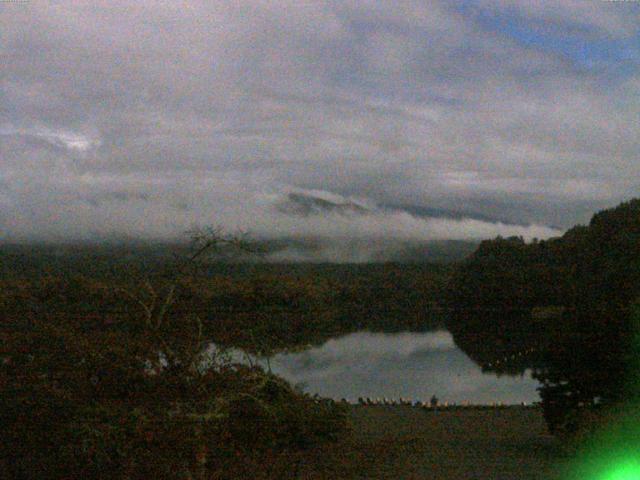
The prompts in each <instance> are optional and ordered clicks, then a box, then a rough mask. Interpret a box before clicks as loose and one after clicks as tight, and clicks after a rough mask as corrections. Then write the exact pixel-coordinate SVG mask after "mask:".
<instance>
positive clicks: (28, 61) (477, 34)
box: [0, 0, 640, 240]
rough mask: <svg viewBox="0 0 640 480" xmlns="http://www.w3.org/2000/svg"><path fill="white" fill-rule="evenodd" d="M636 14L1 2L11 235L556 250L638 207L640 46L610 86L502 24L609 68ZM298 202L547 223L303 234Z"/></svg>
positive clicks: (441, 222) (366, 221)
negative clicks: (508, 245)
mask: <svg viewBox="0 0 640 480" xmlns="http://www.w3.org/2000/svg"><path fill="white" fill-rule="evenodd" d="M633 7H634V6H630V5H621V2H563V3H562V4H557V3H554V4H553V5H551V4H549V5H545V6H542V4H540V5H538V4H533V3H530V2H511V1H509V2H507V1H498V0H482V1H478V2H476V3H475V4H474V7H473V8H472V9H469V10H467V11H464V10H461V9H458V8H453V7H452V6H450V5H449V4H448V2H440V1H430V2H428V1H418V0H415V1H412V0H406V1H400V2H386V1H371V2H369V1H365V2H362V1H358V2H356V1H341V2H337V1H332V0H325V1H318V2H293V1H288V0H287V1H282V0H280V1H277V2H276V1H267V0H264V1H252V2H218V1H214V2H169V3H167V2H135V3H134V2H125V1H116V2H109V3H108V4H107V3H102V2H74V3H66V2H56V3H54V4H44V3H40V2H29V3H15V4H12V3H5V4H2V5H0V21H1V22H2V25H3V29H2V32H1V33H0V54H1V55H2V58H3V62H4V64H3V73H2V77H0V88H1V92H2V93H1V97H0V99H1V100H0V158H2V164H1V165H0V211H1V212H2V215H0V222H1V223H0V228H1V231H0V239H11V238H14V239H16V238H17V239H24V238H32V237H40V238H43V237H44V238H56V239H62V238H88V237H91V236H94V235H105V234H118V233H126V234H128V235H142V236H147V237H157V236H160V237H172V236H175V235H179V234H180V233H181V232H182V231H183V230H184V229H185V228H187V227H189V226H190V225H192V224H193V223H221V224H223V225H226V226H228V228H232V229H233V228H245V229H248V230H250V231H254V232H256V233H257V234H259V235H262V236H267V237H277V236H279V235H283V236H286V235H288V236H290V235H300V236H306V235H319V236H324V237H333V238H342V237H350V238H356V239H357V238H363V237H367V236H368V237H372V238H380V237H382V238H389V237H396V236H397V237H399V238H408V239H418V240H428V239H440V238H478V237H483V236H488V237H491V236H494V235H497V234H522V235H525V236H528V237H530V236H538V237H545V236H549V235H552V234H555V233H557V232H558V231H557V230H554V229H551V228H548V227H545V226H544V225H559V226H561V227H566V226H568V225H570V224H571V223H573V222H576V221H585V220H586V219H587V218H588V213H589V212H590V211H591V210H593V209H596V208H601V207H603V206H606V205H611V204H614V203H616V202H618V201H620V200H622V199H624V198H628V197H629V196H632V195H634V194H638V181H637V161H638V153H639V152H640V140H639V138H640V136H639V135H638V133H639V132H638V130H639V129H638V121H637V114H638V111H639V107H640V101H639V100H638V99H639V98H640V96H639V95H638V94H640V74H639V73H638V70H639V69H638V68H637V67H638V61H637V59H638V58H640V54H639V50H638V49H636V50H633V49H632V50H628V47H625V48H627V50H628V51H627V53H626V54H625V55H627V57H628V59H629V60H628V61H627V63H626V64H625V65H627V68H626V70H625V72H624V73H617V72H614V71H611V70H610V69H609V68H608V67H606V66H599V67H598V68H591V69H590V68H586V67H585V66H584V65H583V63H581V62H579V61H578V60H577V59H576V58H574V57H572V56H571V54H570V53H567V52H566V51H563V50H562V49H558V50H553V48H548V45H545V46H544V47H545V48H542V47H541V46H539V45H535V44H526V43H523V42H522V41H521V39H520V38H518V36H517V35H514V32H513V31H511V30H510V28H509V27H508V26H507V27H505V28H502V29H495V28H493V29H492V28H489V27H488V26H487V24H486V22H483V20H482V18H484V17H483V15H484V16H485V17H486V16H487V15H505V16H511V17H513V18H516V19H518V21H519V22H523V23H524V24H526V25H529V26H530V28H531V29H532V30H533V31H535V32H537V34H538V35H540V38H541V39H544V35H546V34H547V33H548V32H547V30H550V31H551V30H552V31H553V32H555V31H558V30H560V31H566V32H568V33H567V34H568V35H573V37H572V38H574V39H578V40H579V41H581V42H587V43H584V45H585V49H587V51H588V50H589V48H593V49H594V51H595V49H597V48H602V47H601V46H600V47H599V46H598V45H600V44H599V43H598V42H603V41H607V42H614V43H613V44H612V45H613V46H611V48H612V49H615V48H618V47H617V45H618V43H615V42H619V43H620V42H622V44H625V43H624V42H627V44H628V43H629V42H631V41H632V40H633V39H634V38H637V36H638V34H639V33H638V25H640V22H638V20H639V14H638V12H639V11H640V9H637V8H636V9H633ZM481 14H482V15H481ZM541 26H545V28H546V30H545V29H544V28H543V29H541ZM554 29H555V30H554ZM578 40H575V41H578ZM589 42H592V43H589ZM627 44H625V45H627ZM619 48H622V47H619ZM634 55H636V56H635V57H634ZM634 58H635V59H636V60H634ZM629 62H630V63H629ZM634 62H636V63H634ZM629 65H631V66H629ZM292 188H298V189H302V190H320V191H324V192H330V193H333V194H336V195H343V196H346V197H357V198H361V199H365V200H366V201H369V202H372V203H374V204H381V203H409V204H414V205H419V206H428V207H434V208H449V209H453V210H456V211H462V212H468V213H469V215H470V216H473V214H482V215H486V216H489V217H496V218H501V219H506V220H509V221H511V222H516V223H530V224H532V226H530V227H515V226H509V225H505V224H504V223H503V224H500V223H490V222H482V221H479V220H473V219H463V220H453V219H425V218H416V217H413V216H411V215H407V214H401V213H389V212H380V211H377V212H375V214H371V215H369V216H367V217H349V216H342V215H332V214H327V215H323V216H317V217H314V218H307V219H300V218H295V217H291V216H286V215H283V214H282V213H278V211H277V209H276V208H274V205H275V204H277V202H278V201H279V200H278V199H280V198H281V195H283V193H286V192H288V191H290V190H291V189H292Z"/></svg>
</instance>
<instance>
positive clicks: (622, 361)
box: [447, 199, 640, 421]
mask: <svg viewBox="0 0 640 480" xmlns="http://www.w3.org/2000/svg"><path fill="white" fill-rule="evenodd" d="M639 298H640V200H637V199H636V200H632V201H629V202H626V203H623V204H621V205H619V206H618V207H616V208H613V209H610V210H605V211H602V212H599V213H597V214H596V215H594V216H593V218H592V220H591V222H590V223H589V225H588V226H577V227H575V228H573V229H571V230H569V231H568V232H567V233H566V234H565V235H563V236H562V237H561V238H556V239H551V240H547V241H534V242H532V243H528V244H527V243H525V242H524V241H523V240H522V239H521V238H508V239H503V238H498V239H496V240H491V241H485V242H483V243H482V244H481V245H480V246H479V248H478V250H477V251H476V252H475V253H474V254H473V255H472V256H471V257H470V258H469V259H468V260H467V261H466V262H464V263H463V264H462V265H460V266H459V268H458V269H457V271H456V272H455V274H454V275H452V278H451V279H450V282H449V284H448V288H447V301H448V306H449V308H450V309H451V312H450V313H451V314H450V316H449V318H448V321H447V325H448V328H449V329H450V330H451V332H452V333H453V335H454V338H455V341H456V343H457V344H458V345H459V346H460V347H461V348H462V349H463V350H464V351H465V352H467V353H468V354H469V355H470V356H471V357H472V358H474V359H475V360H476V361H478V362H479V363H481V364H482V365H483V366H484V368H485V369H487V370H493V371H497V372H503V373H518V372H522V371H523V370H524V369H526V368H533V369H534V375H535V376H536V377H537V378H539V379H540V380H541V381H542V383H543V387H542V389H541V396H542V398H543V401H544V403H545V405H546V407H547V413H548V416H549V418H550V419H551V420H552V421H553V419H554V418H556V417H557V416H560V415H561V414H560V413H559V412H558V411H556V410H559V411H564V410H565V406H567V405H578V404H588V403H594V402H599V403H607V402H614V401H618V400H620V399H621V398H623V397H624V396H625V394H627V393H628V391H627V385H628V383H629V382H628V380H629V378H628V370H629V365H630V364H631V363H632V362H630V355H632V354H633V350H632V348H633V338H634V334H635V332H634V330H633V318H634V316H633V312H634V308H635V305H636V303H637V302H638V299H639ZM636 353H637V352H636Z"/></svg>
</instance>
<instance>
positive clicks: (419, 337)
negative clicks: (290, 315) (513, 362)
mask: <svg viewBox="0 0 640 480" xmlns="http://www.w3.org/2000/svg"><path fill="white" fill-rule="evenodd" d="M269 363H270V365H271V370H272V371H273V372H274V373H276V374H278V375H280V376H282V377H284V378H286V379H287V380H289V381H290V382H291V383H293V384H299V385H301V386H302V387H303V388H304V390H305V391H306V392H309V393H311V394H314V393H317V394H319V395H320V396H323V397H330V398H334V399H336V400H338V399H341V398H346V399H349V400H351V401H355V400H356V399H357V398H358V397H372V398H375V397H387V398H393V399H398V398H400V397H404V398H407V399H411V400H424V401H426V400H428V399H429V398H430V397H431V395H434V394H435V395H436V396H437V397H438V399H440V400H441V401H443V402H445V401H448V402H457V403H460V402H463V401H470V402H473V403H491V402H503V403H520V402H528V403H530V402H534V401H538V400H539V399H540V397H539V395H538V393H537V391H536V387H537V386H538V382H537V381H535V380H533V379H532V378H531V375H530V372H527V373H525V375H523V376H522V377H520V376H518V377H509V376H500V377H497V376H496V375H494V374H486V373H482V371H481V369H480V367H478V366H477V365H476V364H475V363H474V362H473V361H471V360H470V359H469V357H467V356H466V355H465V354H464V353H463V352H462V351H461V350H460V349H458V348H457V347H456V346H455V344H454V342H453V338H452V336H451V334H450V333H449V332H446V331H437V332H428V333H409V332H406V333H394V334H388V333H370V332H358V333H353V334H350V335H346V336H344V337H340V338H335V339H332V340H329V341H327V342H326V343H325V344H324V345H322V346H320V347H317V348H312V349H309V350H305V351H303V352H300V353H289V354H280V355H276V356H274V357H272V358H271V360H270V362H269Z"/></svg>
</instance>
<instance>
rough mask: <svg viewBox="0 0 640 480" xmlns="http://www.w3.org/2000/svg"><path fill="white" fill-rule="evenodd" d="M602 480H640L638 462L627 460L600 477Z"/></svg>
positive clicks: (639, 464) (639, 465)
mask: <svg viewBox="0 0 640 480" xmlns="http://www.w3.org/2000/svg"><path fill="white" fill-rule="evenodd" d="M601 479H602V480H640V462H638V461H637V460H629V461H627V462H624V463H621V464H619V465H616V466H615V467H614V468H613V469H612V470H611V471H608V472H606V473H605V474H604V476H602V477H601Z"/></svg>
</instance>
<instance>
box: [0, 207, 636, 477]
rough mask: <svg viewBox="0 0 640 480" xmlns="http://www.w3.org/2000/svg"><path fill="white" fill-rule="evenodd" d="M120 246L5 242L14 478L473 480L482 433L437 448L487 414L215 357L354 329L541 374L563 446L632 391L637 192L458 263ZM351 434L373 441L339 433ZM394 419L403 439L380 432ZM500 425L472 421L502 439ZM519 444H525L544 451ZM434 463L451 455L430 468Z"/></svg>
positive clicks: (4, 328)
mask: <svg viewBox="0 0 640 480" xmlns="http://www.w3.org/2000/svg"><path fill="white" fill-rule="evenodd" d="M128 248H129V247H127V246H119V247H114V246H110V247H108V248H107V249H106V250H97V251H93V250H85V251H83V252H80V253H74V254H72V255H68V254H67V253H68V252H65V251H64V250H63V251H62V252H59V251H55V250H53V251H52V250H47V249H44V250H41V251H38V252H36V253H35V254H34V255H30V254H28V253H26V251H25V250H24V249H22V248H21V247H15V246H14V247H6V246H5V247H4V249H3V250H2V252H1V253H2V255H3V256H2V260H3V261H2V263H1V264H0V270H1V272H2V277H1V280H0V389H1V392H0V393H1V395H0V470H1V471H3V472H8V476H9V478H15V479H75V478H78V479H80V478H82V479H84V478H87V479H91V478H121V479H132V480H133V479H143V478H150V477H157V478H171V479H175V478H191V479H196V478H202V479H204V478H219V479H226V478H229V479H236V478H299V477H300V476H301V475H302V476H303V478H306V477H304V475H306V476H307V477H308V478H329V477H326V476H324V475H325V474H326V472H333V473H336V472H338V473H340V472H342V473H340V475H338V476H337V477H336V476H333V477H330V478H402V476H401V475H400V474H399V473H398V472H405V473H406V478H414V477H415V476H421V475H427V471H430V472H432V473H433V472H436V473H437V472H442V476H441V478H462V477H460V476H458V477H455V476H451V475H454V474H455V472H457V474H462V473H464V472H466V473H469V472H471V471H472V470H465V471H464V472H463V470H460V468H462V466H461V465H463V463H456V462H458V461H459V460H460V458H461V457H460V458H459V456H460V455H462V457H465V455H467V456H468V457H469V458H467V457H465V458H467V460H469V459H470V458H473V459H475V460H476V461H478V458H481V457H482V456H483V455H489V456H488V457H487V458H491V456H490V453H491V451H492V450H491V449H492V448H493V449H494V450H495V449H496V447H495V444H492V443H491V442H493V440H491V442H489V444H486V442H485V443H483V442H481V441H480V437H478V438H477V440H478V442H477V445H476V444H475V443H473V442H472V443H473V445H471V444H469V443H464V444H460V448H462V449H463V451H462V452H460V451H457V450H455V449H453V450H452V449H451V448H449V447H447V446H445V445H444V444H443V443H442V442H446V441H449V442H451V441H453V440H455V439H456V438H458V437H456V435H459V437H460V438H462V436H465V438H466V437H467V436H468V435H469V434H470V433H469V432H475V430H473V429H474V428H479V427H480V426H481V425H484V424H486V425H489V424H492V423H491V422H493V421H494V420H496V419H495V418H493V417H491V418H482V419H479V418H476V417H473V415H476V414H474V413H464V414H461V415H463V417H464V415H471V417H464V418H463V417H460V416H449V417H447V420H446V422H445V423H442V422H441V420H425V421H424V422H423V421H422V420H420V421H418V419H417V418H414V417H413V416H415V415H417V414H420V413H419V412H418V413H416V412H415V411H412V413H406V412H405V414H406V415H408V416H409V417H410V418H411V421H410V422H409V423H406V425H405V423H403V422H405V420H406V419H405V417H397V418H396V417H395V416H394V415H395V414H391V416H389V412H388V411H386V410H380V411H378V410H375V409H374V410H368V411H367V412H368V413H362V412H364V410H362V409H355V410H354V409H351V410H349V408H348V407H346V406H344V405H340V404H336V403H334V402H332V401H329V400H321V399H317V398H314V397H311V396H309V395H306V394H304V393H302V392H300V391H297V390H296V389H294V388H292V387H291V386H290V385H288V384H287V383H286V382H285V381H283V380H282V379H279V378H277V377H276V376H274V375H272V374H270V373H268V372H265V371H263V370H262V369H260V368H259V367H254V366H246V365H239V364H234V363H233V362H232V361H231V360H230V357H229V356H227V355H226V351H227V349H229V348H240V349H242V350H244V351H245V352H246V353H247V354H248V355H257V354H259V355H270V354H273V353H275V352H277V351H281V350H286V349H297V348H305V347H306V346H308V345H309V344H313V343H320V342H323V341H324V340H326V339H328V338H330V337H333V336H337V335H340V334H344V333H348V332H352V331H356V330H362V329H369V330H373V331H399V330H414V331H415V330H428V329H433V328H440V327H442V326H443V325H446V326H447V327H448V329H449V330H450V331H451V332H452V333H453V335H454V339H455V341H456V343H457V344H458V346H460V347H461V348H462V349H463V350H464V351H465V352H466V353H467V354H468V355H469V356H470V357H471V358H473V359H474V360H475V361H476V362H478V363H479V364H480V365H482V366H483V368H484V369H485V370H487V371H494V372H497V373H500V374H503V373H504V374H517V373H520V372H523V371H524V370H525V369H527V368H531V369H533V372H534V376H535V377H536V378H538V379H539V380H540V381H541V384H542V386H541V389H540V393H541V397H542V414H543V416H544V419H545V420H546V422H547V424H548V426H549V428H550V430H551V431H552V432H554V433H557V434H558V436H559V437H560V438H563V439H564V438H565V434H571V435H574V438H576V437H575V435H578V436H579V435H580V434H585V435H590V434H591V432H596V431H597V430H598V429H599V427H600V426H601V425H602V423H603V421H605V420H604V419H605V418H609V417H610V416H611V415H614V413H615V411H616V409H620V408H621V407H620V405H621V404H623V402H629V401H637V399H638V398H640V390H639V388H638V384H637V381H634V379H635V378H637V374H638V372H639V371H640V370H639V369H640V362H639V361H638V348H639V346H640V343H639V342H640V333H639V332H640V200H635V201H632V202H628V203H625V204H622V205H620V206H619V207H618V208H616V209H612V210H608V211H604V212H601V213H599V214H597V215H595V216H594V217H593V219H592V221H591V223H590V224H589V226H585V227H576V228H574V229H572V230H570V231H568V232H567V233H566V234H565V235H564V236H563V237H561V238H558V239H551V240H548V241H534V242H532V243H525V242H524V240H523V239H521V238H509V239H502V238H498V239H496V240H492V241H486V242H483V243H482V244H481V245H480V246H479V248H478V249H477V251H476V252H475V253H474V254H473V255H472V256H471V257H470V258H469V259H468V260H467V261H465V262H463V263H461V264H460V265H457V266H455V267H452V266H447V265H430V264H405V265H401V264H377V265H344V266H336V265H286V266H283V265H270V264H260V263H255V262H254V263H229V262H220V261H219V260H220V258H219V256H217V257H215V260H216V261H215V262H213V263H211V262H210V261H207V256H206V255H205V254H206V253H208V252H210V251H214V252H216V254H220V252H224V251H227V250H238V251H242V252H245V253H247V252H248V253H253V252H252V251H251V246H250V245H247V244H245V242H244V241H243V240H242V239H238V238H232V237H227V236H224V235H223V234H221V233H220V232H219V231H215V230H208V231H204V232H196V233H195V235H194V237H193V243H192V244H191V246H190V248H189V249H185V248H184V247H180V248H177V249H176V250H174V251H172V252H169V253H170V255H166V254H165V255H160V256H154V255H150V256H146V257H144V256H142V257H140V256H136V254H135V251H130V250H128ZM61 253H62V254H61ZM212 343H215V345H216V346H217V348H215V349H212V348H211V345H212ZM507 359H508V360H507ZM362 408H364V407H362ZM348 410H349V411H348ZM402 411H404V410H403V409H399V410H398V412H402ZM372 412H378V413H376V414H375V415H374V414H373V413H372ZM612 412H614V413H612ZM477 414H478V415H480V413H477ZM371 415H373V417H371ZM403 415H404V414H403ZM527 415H528V414H527ZM409 417H407V418H409ZM472 417H473V418H472ZM437 418H444V417H437ZM496 418H497V417H496ZM465 419H467V420H470V419H471V420H473V421H474V422H480V423H478V425H475V426H474V425H471V424H466V423H464V422H465V421H466V420H465ZM521 420H522V418H519V417H518V418H516V417H513V418H512V417H501V419H500V420H499V421H498V423H500V422H507V424H508V425H506V427H508V428H511V427H514V426H515V425H516V424H518V425H520V423H518V422H521ZM538 420H539V418H538ZM538 420H535V421H538ZM533 421H534V420H533V419H531V418H529V419H528V420H526V421H525V422H524V423H522V425H525V424H529V423H530V422H533ZM607 421H608V420H607ZM367 422H372V423H371V424H369V423H367ZM394 422H398V423H397V424H394ZM416 422H417V423H416ZM447 422H448V423H447ZM461 422H462V423H461ZM483 422H484V423H483ZM487 422H488V423H487ZM510 422H514V423H510ZM349 425H351V426H352V428H355V429H356V430H358V431H360V432H362V431H365V432H367V431H368V432H369V433H370V434H371V435H372V436H374V437H375V436H376V435H383V438H382V440H380V442H379V443H375V442H374V443H370V442H367V441H365V439H363V438H362V437H360V440H357V441H356V443H355V444H354V443H349V442H352V441H353V439H354V438H356V437H353V435H357V432H354V431H353V430H351V432H350V430H349ZM372 425H374V426H372ZM398 425H405V426H406V427H407V428H408V429H409V430H408V431H409V432H410V434H408V435H409V436H405V433H403V434H402V438H401V439H400V440H398V438H399V437H393V436H389V437H384V435H386V434H389V435H390V432H392V431H393V429H394V428H396V427H398ZM417 425H422V427H424V428H425V431H424V432H422V433H417V431H415V432H414V430H412V428H414V426H416V428H417ZM502 427H505V425H502V426H500V425H495V428H496V429H497V430H486V429H485V430H482V428H481V430H482V431H483V432H484V433H483V435H486V439H494V440H495V438H497V437H495V435H496V432H498V431H500V428H502ZM506 427H505V428H506ZM402 428H404V427H402ZM483 428H484V427H483ZM508 428H507V430H508ZM514 428H515V427H514ZM518 428H519V427H518ZM427 429H431V430H430V431H431V433H432V434H433V432H440V434H439V435H441V437H438V438H439V439H440V440H435V441H434V440H433V438H432V439H431V440H430V439H429V436H428V435H427V434H426V433H425V432H426V430H427ZM541 431H542V430H541ZM444 432H448V434H449V435H451V434H452V432H453V433H455V432H458V433H456V434H455V435H453V437H451V436H450V437H449V438H448V440H447V439H446V438H445V437H444V434H445V433H444ZM414 433H415V436H414ZM476 433H477V432H476ZM521 433H522V432H521ZM474 435H475V434H474ZM518 435H519V434H518ZM540 435H543V434H542V433H540ZM472 437H473V435H472ZM473 438H475V437H473ZM483 438H484V437H483ZM501 438H502V437H501ZM517 438H519V437H518V436H517V435H511V434H505V436H504V439H503V440H500V442H502V443H500V442H498V443H499V447H498V450H497V451H494V452H493V453H494V454H496V455H497V454H498V452H502V453H503V454H504V455H506V456H507V457H508V456H509V455H511V454H513V455H515V457H518V455H519V454H518V455H516V454H515V453H514V451H513V442H518V441H519V440H517ZM536 438H537V437H536ZM529 440H531V438H530V439H529ZM529 440H527V442H528V441H529ZM538 440H539V439H538ZM430 441H432V442H435V443H431V444H430V443H428V442H430ZM536 441H537V440H535V441H534V442H533V443H534V444H535V442H536ZM345 442H346V443H345ZM394 442H399V443H398V444H396V443H394ZM527 442H524V443H523V446H522V448H523V449H524V451H525V453H526V452H530V450H528V449H531V448H537V447H535V446H531V445H533V444H528V443H527ZM454 444H455V442H454ZM398 445H400V446H398ZM491 445H493V447H492V446H491ZM526 445H529V446H526ZM465 448H466V449H471V450H464V449H465ZM350 449H351V450H350ZM474 449H475V450H474ZM470 451H473V452H475V453H472V454H470V456H469V455H468V454H469V452H470ZM345 452H351V454H353V458H346V457H345V456H344V454H345ZM372 452H373V453H372ZM438 452H439V453H438ZM443 452H444V453H443ZM479 452H483V453H479ZM443 454H444V455H448V456H450V458H452V459H454V460H453V461H452V462H453V463H451V464H446V465H449V466H445V467H442V465H443V464H442V463H441V464H437V463H436V462H437V461H442V455H443ZM336 455H337V456H336ZM389 455H391V456H393V458H391V457H389ZM438 455H439V457H438ZM521 456H522V457H523V458H524V457H525V456H526V455H524V454H523V455H521ZM405 457H406V458H405ZM436 457H437V458H436ZM515 457H514V458H515ZM321 458H325V461H324V463H323V461H322V460H321ZM385 458H387V459H389V462H387V463H384V462H386V460H384V461H383V459H385ZM414 458H416V462H417V463H416V464H415V465H417V467H415V468H416V469H414V467H413V466H411V465H414V464H408V463H407V462H408V461H409V460H407V459H414ZM518 458H520V457H518ZM527 458H529V457H527ZM331 459H333V460H335V462H334V463H333V464H331V465H329V464H327V462H329V461H333V460H331ZM455 459H457V460H455ZM460 461H461V460H460ZM517 461H524V460H523V459H520V460H517ZM309 462H311V463H309ZM314 462H315V463H314ZM380 462H383V463H380ZM314 465H315V466H316V467H318V468H320V470H318V469H317V468H316V467H314ZM438 465H440V466H438ZM514 465H515V464H514ZM343 467H344V469H343V470H340V468H343ZM486 467H487V468H489V466H488V465H486ZM512 467H513V468H515V467H514V466H513V465H512V466H511V467H508V468H509V469H511V468H512ZM314 468H315V470H314ZM375 468H379V469H380V470H376V471H374V470H371V469H375ZM469 468H471V469H473V467H469ZM478 468H479V467H478ZM501 468H502V467H501ZM504 468H505V469H506V468H507V467H504ZM532 468H533V467H532ZM323 469H324V470H323ZM336 469H338V470H336ZM394 469H395V470H394ZM429 469H431V470H429ZM438 469H440V470H438ZM362 471H367V472H369V476H367V477H358V475H360V474H361V473H358V472H362ZM505 471H506V470H505ZM509 471H511V470H509ZM303 472H306V473H303ZM323 472H325V473H323ZM385 472H386V473H385ZM452 472H454V473H452ZM478 472H480V473H477V475H479V476H480V478H483V476H484V477H489V476H491V475H494V474H493V473H491V474H490V473H488V470H487V471H480V470H478ZM514 472H515V470H514ZM527 472H530V470H527ZM333 473H332V474H333ZM466 473H465V474H466ZM387 474H388V475H387ZM394 474H395V476H394ZM336 475H337V473H336ZM376 475H378V476H377V477H376ZM385 475H386V476H385ZM447 475H449V476H447ZM474 475H476V474H474ZM514 475H516V473H514ZM412 476H413V477H412ZM516 476H517V475H516ZM492 478H498V477H496V476H495V475H494V476H493V477H492ZM505 478H506V477H505ZM517 478H526V477H525V476H522V475H520V476H517ZM531 478H537V477H535V476H532V477H531Z"/></svg>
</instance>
